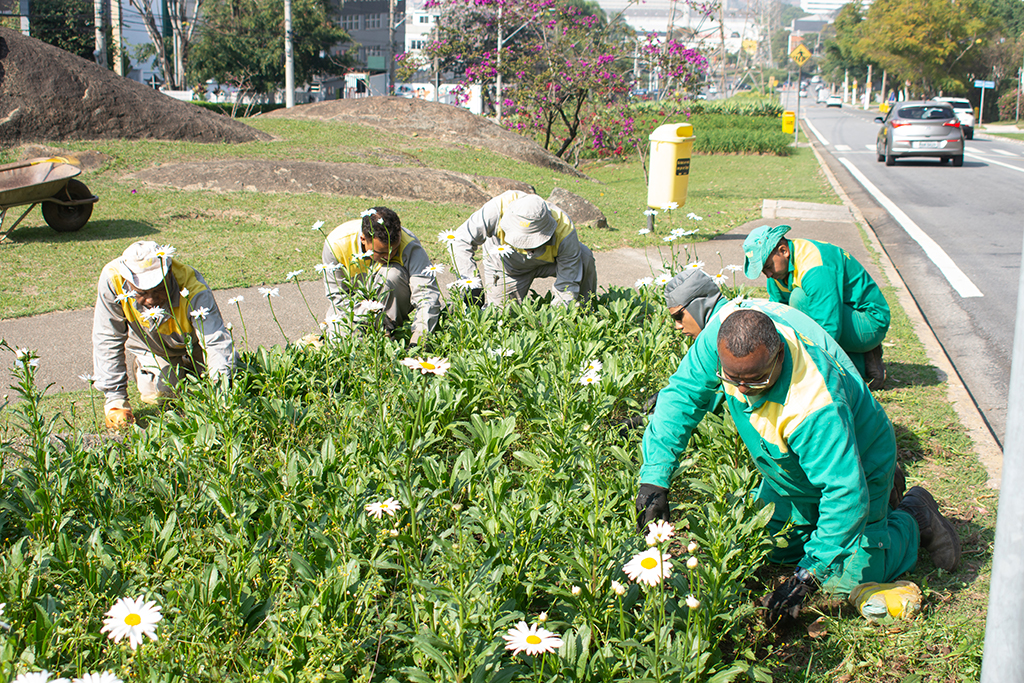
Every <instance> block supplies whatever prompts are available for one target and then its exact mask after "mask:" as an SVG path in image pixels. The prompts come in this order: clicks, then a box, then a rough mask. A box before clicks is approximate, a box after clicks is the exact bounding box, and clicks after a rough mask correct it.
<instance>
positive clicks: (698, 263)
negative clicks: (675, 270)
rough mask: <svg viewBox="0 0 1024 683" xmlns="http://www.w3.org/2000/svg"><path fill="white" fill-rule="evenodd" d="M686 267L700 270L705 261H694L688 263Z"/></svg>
mask: <svg viewBox="0 0 1024 683" xmlns="http://www.w3.org/2000/svg"><path fill="white" fill-rule="evenodd" d="M686 267H687V268H689V269H690V270H699V269H701V268H703V267H704V262H703V261H694V262H693V263H687V264H686Z"/></svg>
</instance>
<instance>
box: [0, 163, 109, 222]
mask: <svg viewBox="0 0 1024 683" xmlns="http://www.w3.org/2000/svg"><path fill="white" fill-rule="evenodd" d="M81 172H82V169H80V168H78V167H77V166H74V165H72V164H71V163H70V161H69V160H68V159H65V158H64V157H52V158H49V159H43V158H39V159H28V160H26V161H19V162H17V163H13V164H6V165H3V166H0V231H2V230H3V224H4V218H5V217H6V216H7V209H10V208H13V207H15V206H28V208H27V209H25V212H24V213H22V214H21V217H20V218H18V220H16V221H14V225H12V226H11V227H10V228H8V229H7V230H6V231H4V232H2V233H0V242H3V241H4V240H5V239H7V236H8V235H10V234H11V233H12V232H13V231H14V229H15V228H16V227H18V224H19V223H21V221H22V220H23V219H24V218H25V216H27V215H28V212H29V211H31V210H32V209H33V207H35V205H36V204H42V205H43V207H42V211H43V220H45V221H46V224H47V225H49V226H50V227H51V228H53V229H54V230H56V231H57V232H74V231H75V230H78V229H80V228H81V227H82V226H83V225H85V224H86V223H87V222H89V217H90V216H91V215H92V205H93V204H95V203H96V202H97V201H99V197H96V196H95V195H93V194H91V193H90V192H89V188H88V187H86V186H85V183H83V182H82V181H80V180H75V179H74V178H75V176H77V175H78V174H79V173H81Z"/></svg>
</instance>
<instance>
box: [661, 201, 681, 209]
mask: <svg viewBox="0 0 1024 683" xmlns="http://www.w3.org/2000/svg"><path fill="white" fill-rule="evenodd" d="M678 208H679V202H672V203H671V204H666V205H665V206H663V207H661V209H662V210H663V211H674V210H675V209H678Z"/></svg>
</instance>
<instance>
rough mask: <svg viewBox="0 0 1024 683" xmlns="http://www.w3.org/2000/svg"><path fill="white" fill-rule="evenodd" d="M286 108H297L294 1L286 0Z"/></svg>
mask: <svg viewBox="0 0 1024 683" xmlns="http://www.w3.org/2000/svg"><path fill="white" fill-rule="evenodd" d="M284 106H285V107H286V108H287V109H291V108H292V107H294V106H295V52H294V50H293V49H292V0H284Z"/></svg>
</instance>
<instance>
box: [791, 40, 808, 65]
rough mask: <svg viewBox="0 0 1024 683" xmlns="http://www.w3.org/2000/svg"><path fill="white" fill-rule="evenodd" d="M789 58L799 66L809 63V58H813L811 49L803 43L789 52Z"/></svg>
mask: <svg viewBox="0 0 1024 683" xmlns="http://www.w3.org/2000/svg"><path fill="white" fill-rule="evenodd" d="M789 58H790V59H792V60H793V61H794V62H796V63H797V64H798V65H799V66H803V65H804V64H806V63H807V60H808V59H810V58H811V51H810V50H808V49H807V48H806V47H805V46H804V45H802V44H801V45H797V46H796V49H795V50H793V51H792V52H790V53H789Z"/></svg>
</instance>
